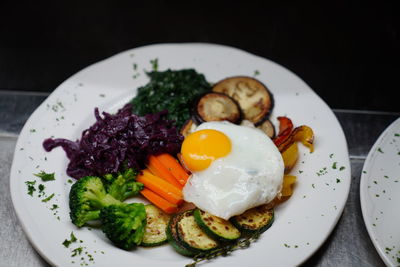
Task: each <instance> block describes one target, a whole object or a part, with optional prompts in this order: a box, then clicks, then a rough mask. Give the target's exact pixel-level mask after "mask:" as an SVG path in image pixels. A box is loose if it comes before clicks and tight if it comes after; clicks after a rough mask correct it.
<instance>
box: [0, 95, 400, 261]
mask: <svg viewBox="0 0 400 267" xmlns="http://www.w3.org/2000/svg"><path fill="white" fill-rule="evenodd" d="M46 97H47V94H37V93H29V92H21V93H14V92H4V91H3V92H1V91H0V203H1V205H0V221H1V224H0V266H24V267H28V266H48V264H47V263H46V262H45V260H44V259H42V258H41V257H40V256H39V255H38V254H37V253H36V251H35V250H34V249H33V247H32V245H31V244H30V243H29V241H28V239H27V238H26V236H25V234H24V232H23V230H22V228H21V226H20V224H19V222H18V219H17V217H16V215H15V212H14V209H13V206H12V203H11V196H10V191H9V175H10V168H11V163H12V159H13V154H14V147H15V144H16V141H17V139H18V133H19V132H20V130H21V129H22V126H23V125H24V123H25V121H26V120H27V119H28V118H29V116H30V114H31V113H32V112H33V111H34V110H35V108H36V107H37V106H39V104H40V103H41V102H42V101H43V100H44V99H45V98H46ZM334 112H335V114H336V116H337V118H338V120H339V122H340V123H341V125H342V127H343V130H344V132H345V135H346V138H347V143H348V147H349V154H350V162H351V178H352V184H351V189H350V194H349V197H348V201H347V203H346V206H345V209H344V211H343V215H342V216H341V218H340V220H339V222H338V224H337V225H336V227H335V228H334V230H333V232H332V233H331V235H330V236H329V237H328V239H327V240H326V242H325V243H324V244H323V246H322V247H321V248H319V250H318V251H317V252H316V253H315V254H314V255H313V256H311V258H310V259H309V260H308V261H306V263H305V264H304V266H384V263H383V261H382V260H381V259H380V257H379V255H378V254H377V252H376V250H375V248H374V246H373V244H372V242H371V240H370V238H369V236H368V233H367V230H366V228H365V225H364V221H363V218H362V213H361V207H360V201H359V186H360V176H361V170H362V167H363V164H364V161H365V158H366V156H367V154H368V152H369V149H370V148H371V146H372V145H373V144H374V142H375V140H376V139H377V138H378V137H379V135H380V133H381V132H382V131H383V130H384V129H385V128H386V127H387V126H389V124H390V123H392V122H393V121H394V120H396V119H397V118H398V117H399V116H400V113H384V112H368V111H356V110H334Z"/></svg>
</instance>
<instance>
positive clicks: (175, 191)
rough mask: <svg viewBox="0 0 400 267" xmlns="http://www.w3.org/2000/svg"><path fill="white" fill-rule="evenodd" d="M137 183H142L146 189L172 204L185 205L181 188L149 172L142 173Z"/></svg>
mask: <svg viewBox="0 0 400 267" xmlns="http://www.w3.org/2000/svg"><path fill="white" fill-rule="evenodd" d="M136 181H138V182H139V183H142V184H143V185H144V187H146V188H148V189H150V190H152V191H153V192H155V193H156V194H158V195H160V196H161V197H163V198H165V199H166V200H168V201H169V202H171V203H172V204H176V205H179V204H181V203H183V196H182V191H181V189H180V188H178V187H176V186H174V185H173V184H170V183H169V182H167V181H165V180H164V179H161V178H160V177H157V176H155V175H153V174H151V173H150V172H149V171H148V170H143V171H142V173H141V174H139V175H138V176H137V178H136Z"/></svg>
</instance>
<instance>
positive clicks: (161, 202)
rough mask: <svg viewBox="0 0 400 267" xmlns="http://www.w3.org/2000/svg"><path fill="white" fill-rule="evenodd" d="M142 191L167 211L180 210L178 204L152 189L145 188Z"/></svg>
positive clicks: (151, 200)
mask: <svg viewBox="0 0 400 267" xmlns="http://www.w3.org/2000/svg"><path fill="white" fill-rule="evenodd" d="M140 193H141V194H142V195H143V196H144V197H145V198H146V199H147V200H148V201H150V202H151V203H153V204H154V205H156V206H157V207H159V208H160V209H161V210H163V211H164V212H165V213H176V212H177V211H178V206H177V205H175V204H172V203H171V202H168V201H167V200H165V199H164V198H162V197H160V196H159V195H157V194H156V193H154V192H153V191H151V190H150V189H147V188H144V189H143V190H142V191H140Z"/></svg>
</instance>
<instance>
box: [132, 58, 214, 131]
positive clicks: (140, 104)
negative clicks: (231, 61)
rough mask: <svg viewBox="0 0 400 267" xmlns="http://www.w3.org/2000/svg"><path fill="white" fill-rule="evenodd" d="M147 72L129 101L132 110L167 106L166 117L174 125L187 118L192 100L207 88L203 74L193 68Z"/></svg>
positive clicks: (153, 110) (156, 109)
mask: <svg viewBox="0 0 400 267" xmlns="http://www.w3.org/2000/svg"><path fill="white" fill-rule="evenodd" d="M153 64H154V63H153ZM147 75H148V76H149V77H150V82H149V83H148V84H146V85H145V86H143V87H140V88H139V89H138V94H137V96H136V97H135V98H133V99H132V101H131V103H132V105H133V113H136V114H138V115H140V116H144V115H146V114H148V113H156V112H159V111H162V110H168V116H167V118H168V119H170V120H174V121H175V122H176V125H177V127H181V126H182V125H183V124H184V123H185V122H186V120H188V119H189V117H190V109H191V104H192V102H193V101H194V100H195V99H196V98H197V97H198V96H199V95H201V94H203V93H206V92H208V91H210V89H211V86H210V84H209V83H208V82H207V81H206V79H205V77H204V75H202V74H199V73H197V72H196V71H195V70H193V69H184V70H178V71H174V70H166V71H162V72H160V71H152V72H149V73H147Z"/></svg>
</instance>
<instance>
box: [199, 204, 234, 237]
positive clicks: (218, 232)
mask: <svg viewBox="0 0 400 267" xmlns="http://www.w3.org/2000/svg"><path fill="white" fill-rule="evenodd" d="M193 215H194V218H195V220H196V222H197V224H198V225H199V226H200V228H201V229H202V230H203V231H204V232H205V233H206V234H207V235H209V236H211V237H213V238H215V239H218V240H221V241H228V242H229V241H234V240H236V239H238V238H239V237H240V231H239V230H238V229H237V228H236V227H235V226H233V224H232V223H231V222H229V221H227V220H224V219H221V218H219V217H217V216H214V215H211V214H210V213H208V212H205V211H202V210H199V209H196V210H195V211H194V212H193Z"/></svg>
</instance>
